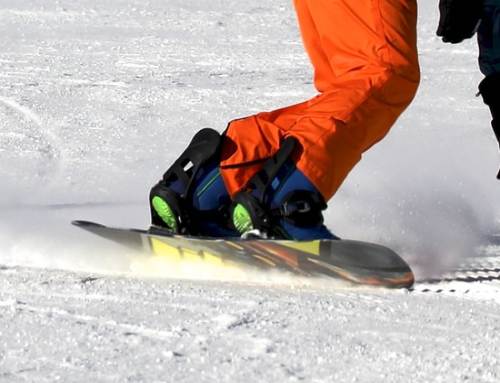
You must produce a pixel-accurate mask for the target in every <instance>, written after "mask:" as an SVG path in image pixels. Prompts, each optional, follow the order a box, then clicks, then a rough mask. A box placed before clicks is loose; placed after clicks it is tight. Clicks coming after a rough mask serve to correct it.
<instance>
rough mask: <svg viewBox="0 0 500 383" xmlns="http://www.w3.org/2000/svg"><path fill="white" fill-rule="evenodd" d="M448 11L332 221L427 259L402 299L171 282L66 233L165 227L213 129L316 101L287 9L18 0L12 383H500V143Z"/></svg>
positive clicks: (6, 149) (11, 190) (4, 274)
mask: <svg viewBox="0 0 500 383" xmlns="http://www.w3.org/2000/svg"><path fill="white" fill-rule="evenodd" d="M435 8H436V4H434V2H433V1H427V0H422V1H421V4H420V20H419V32H420V40H419V46H420V51H421V64H422V72H423V76H422V85H421V88H420V91H419V94H418V95H417V98H416V100H415V102H414V103H413V104H412V106H411V107H410V108H409V109H408V111H407V112H406V113H405V115H404V116H403V117H402V118H401V119H400V120H399V121H398V123H397V125H396V126H395V127H394V129H393V130H392V132H391V133H390V134H389V136H388V137H387V138H386V139H385V140H384V141H383V142H382V143H380V144H379V145H377V146H376V147H375V148H373V150H371V151H370V152H369V153H367V154H366V155H365V157H364V159H363V161H362V162H361V164H360V165H359V166H358V167H356V169H355V170H354V171H353V172H352V174H351V176H350V177H349V179H348V180H347V182H346V183H345V185H344V187H343V188H342V190H341V191H340V192H339V193H338V195H337V196H335V198H334V199H333V200H332V201H331V203H330V209H329V211H328V213H327V223H328V224H329V226H330V227H331V228H332V229H333V230H334V231H335V232H336V233H338V234H339V235H341V236H343V237H350V238H359V239H364V240H372V241H376V242H381V243H383V244H386V245H389V246H391V247H393V248H394V249H396V250H398V251H399V252H400V253H401V254H402V255H403V256H404V257H405V259H406V260H407V261H408V262H410V264H411V265H412V266H413V267H414V268H415V270H416V271H417V275H418V276H419V283H417V285H416V286H415V289H414V291H412V292H404V291H384V290H373V289H367V288H361V289H360V288H353V287H351V286H346V285H340V286H339V285H338V284H332V283H329V282H325V281H314V282H311V281H303V280H297V279H293V278H290V277H289V276H285V275H272V276H266V275H255V274H248V275H245V276H238V278H236V279H237V281H232V282H229V281H227V280H226V281H217V280H211V281H206V280H201V279H220V278H219V277H218V276H217V278H214V276H212V278H210V277H211V276H210V275H208V276H207V275H205V274H200V273H199V272H193V271H191V272H190V271H185V272H184V273H183V274H178V273H177V272H175V273H174V272H168V271H166V270H161V272H160V273H158V272H157V270H152V269H151V268H149V269H148V268H144V267H137V260H136V259H134V258H133V257H131V255H129V254H125V253H123V251H122V250H120V249H118V248H116V247H113V246H111V245H110V244H106V243H105V242H102V241H100V240H97V239H94V238H92V237H90V236H89V235H88V234H86V233H84V232H79V231H78V230H76V229H74V228H72V227H70V226H69V225H68V222H69V221H70V220H72V219H77V218H82V219H92V220H97V221H103V222H106V223H109V224H115V225H125V226H137V227H144V226H146V225H147V224H148V215H147V208H146V206H145V204H146V198H147V197H146V196H147V193H148V189H149V186H150V185H152V184H153V183H154V182H155V181H156V180H157V179H158V177H159V176H160V175H161V174H162V172H163V171H164V170H165V168H166V167H167V165H168V164H169V163H170V162H171V161H172V160H173V159H175V158H176V156H177V155H178V154H179V153H180V152H181V151H182V150H183V148H184V145H185V144H186V143H187V141H188V140H189V139H190V137H191V136H192V135H193V134H194V132H195V131H197V130H198V129H199V128H201V127H213V128H216V129H218V130H219V131H222V130H223V129H224V128H225V126H226V124H227V121H229V120H230V119H233V118H237V117H240V116H244V115H248V114H251V113H254V112H257V111H261V110H269V109H273V108H277V107H281V106H284V105H287V104H291V103H295V102H299V101H302V100H305V99H307V98H309V97H312V96H313V95H314V94H315V91H314V88H313V86H312V84H311V69H310V66H309V63H308V59H307V57H306V56H305V54H304V52H303V49H302V46H301V43H300V37H299V34H298V31H297V28H296V23H295V19H294V15H293V10H292V7H291V4H290V2H288V1H283V0H276V1H272V2H269V1H264V0H256V1H252V2H244V1H240V0H238V1H236V0H232V1H230V0H217V1H214V0H211V1H209V0H182V1H181V0H168V1H165V0H163V1H160V0H148V1H138V0H109V1H105V2H100V1H97V0H82V1H78V2H74V1H70V0H59V1H57V2H53V1H48V0H2V1H1V2H0V34H1V36H2V39H0V187H1V192H0V381H2V382H3V381H5V382H17V381H19V382H22V381H37V382H43V381H50V382H52V381H55V380H57V379H59V380H62V381H82V382H83V381H88V380H89V379H90V380H91V381H148V382H151V381H176V382H179V381H180V382H194V381H224V382H225V381H227V382H234V381H241V382H243V381H297V380H304V381H311V382H323V381H324V382H327V381H328V382H330V381H339V382H351V381H352V382H374V381H384V382H401V381H410V380H411V381H417V382H427V381H450V382H451V381H453V382H455V381H465V380H469V381H474V382H496V381H498V380H499V378H500V366H499V363H500V360H499V357H498V355H499V348H500V343H499V340H500V339H499V336H498V335H497V333H498V330H499V326H498V324H497V322H498V318H500V306H499V304H500V249H499V247H498V246H488V245H489V240H488V239H486V236H487V235H489V234H492V233H498V232H500V205H499V200H498V181H496V180H495V179H494V175H495V174H496V171H497V169H498V152H497V146H496V143H495V141H494V137H493V134H492V133H491V131H490V127H489V115H488V111H487V109H486V107H485V106H484V105H483V104H482V102H481V100H480V99H478V98H475V97H474V94H475V92H476V89H477V83H478V82H479V81H480V79H481V75H480V74H479V73H478V71H477V69H476V45H475V42H474V41H469V42H467V43H465V44H463V45H460V46H445V45H442V44H441V43H440V42H439V40H438V39H437V38H436V37H434V29H435V24H436V22H437V20H436V17H437V15H436V10H435ZM470 257H475V259H474V261H473V263H471V262H470V261H467V262H468V264H466V265H465V266H461V267H460V266H459V264H461V263H462V262H463V261H464V260H465V259H466V258H470ZM457 269H458V270H457ZM455 270H457V271H455ZM172 274H173V275H172ZM180 277H183V278H185V279H179V278H180ZM226 279H235V278H232V277H231V278H226Z"/></svg>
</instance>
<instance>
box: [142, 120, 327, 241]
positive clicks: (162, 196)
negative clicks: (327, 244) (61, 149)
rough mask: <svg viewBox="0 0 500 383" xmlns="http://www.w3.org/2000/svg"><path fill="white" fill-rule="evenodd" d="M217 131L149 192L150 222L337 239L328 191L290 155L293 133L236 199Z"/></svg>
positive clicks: (181, 228)
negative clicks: (328, 213)
mask: <svg viewBox="0 0 500 383" xmlns="http://www.w3.org/2000/svg"><path fill="white" fill-rule="evenodd" d="M221 141H222V138H221V136H220V135H219V133H218V132H216V131H215V130H211V129H203V130H201V131H200V132H198V133H197V134H196V135H195V136H194V138H193V139H192V141H191V143H190V144H189V146H188V148H187V149H186V150H185V151H184V153H182V155H181V156H180V157H179V159H178V160H177V161H175V163H174V164H173V165H172V166H171V167H170V169H169V170H168V171H167V172H166V173H165V174H164V176H163V179H162V180H161V181H160V182H159V183H158V184H157V185H155V186H154V187H153V188H152V190H151V193H150V198H149V200H150V207H151V223H152V226H154V227H159V228H163V229H167V230H169V231H171V232H172V233H174V234H182V235H195V236H207V237H219V238H227V237H240V236H257V237H262V238H274V239H291V240H312V239H336V238H337V237H335V236H334V235H333V234H332V233H331V232H330V231H328V229H327V228H326V227H325V226H324V225H323V215H322V210H324V209H326V203H325V202H324V200H323V197H322V196H321V194H320V193H319V192H318V190H317V189H316V188H315V187H314V185H313V184H312V183H311V182H310V181H309V180H308V179H307V178H306V177H305V176H304V175H303V174H302V173H301V172H300V171H299V170H298V169H297V168H296V167H295V165H294V163H293V162H292V160H291V159H290V156H291V154H292V152H293V151H294V149H295V147H296V141H295V139H293V138H288V139H286V140H285V141H283V145H282V147H281V149H280V150H279V151H278V153H277V154H276V155H275V156H274V157H272V158H270V159H269V160H268V161H266V163H265V164H264V166H263V169H262V170H261V171H259V172H258V173H257V174H256V175H255V176H254V177H253V178H252V179H251V180H250V182H249V183H248V185H247V188H246V190H245V191H243V192H240V193H238V194H237V195H236V197H235V199H234V201H231V198H230V196H229V194H228V192H227V190H226V188H225V186H224V182H223V180H222V177H221V175H220V171H219V166H218V165H219V152H220V150H219V148H220V146H221Z"/></svg>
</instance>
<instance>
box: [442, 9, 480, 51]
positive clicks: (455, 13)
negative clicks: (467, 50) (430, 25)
mask: <svg viewBox="0 0 500 383" xmlns="http://www.w3.org/2000/svg"><path fill="white" fill-rule="evenodd" d="M482 7H483V0H439V13H440V18H439V26H438V30H437V32H436V33H437V35H438V36H440V37H442V38H443V41H444V42H445V43H452V44H457V43H460V42H462V41H463V40H465V39H468V38H470V37H472V36H474V34H475V33H476V29H477V26H478V24H479V21H480V20H481V13H482Z"/></svg>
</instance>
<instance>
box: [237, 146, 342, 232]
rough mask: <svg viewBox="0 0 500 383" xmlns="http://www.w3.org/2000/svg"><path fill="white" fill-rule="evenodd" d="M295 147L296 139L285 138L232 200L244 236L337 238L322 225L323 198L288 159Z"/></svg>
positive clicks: (324, 205)
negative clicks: (276, 150) (275, 151)
mask: <svg viewBox="0 0 500 383" xmlns="http://www.w3.org/2000/svg"><path fill="white" fill-rule="evenodd" d="M296 147H297V141H296V139H295V138H293V137H288V138H286V139H285V140H284V141H283V142H282V144H281V147H280V149H279V151H278V152H277V153H276V154H275V155H274V156H273V157H271V158H270V159H269V160H267V161H266V163H265V164H264V166H263V168H262V169H261V170H260V171H259V172H258V173H256V174H255V176H253V177H252V178H251V179H250V181H249V182H248V184H247V187H246V189H245V190H244V191H242V192H240V193H238V194H237V195H236V196H235V197H234V199H233V204H232V208H231V218H232V222H233V225H234V227H235V229H236V230H237V231H238V232H239V233H240V234H241V235H242V236H243V237H248V236H250V237H255V236H260V237H262V238H273V239H323V238H328V239H333V238H336V237H335V236H334V235H333V234H331V233H330V232H329V231H328V230H327V229H326V227H325V226H324V225H323V214H322V211H323V210H325V209H326V207H327V205H326V203H325V201H324V199H323V197H322V196H321V194H320V193H319V192H318V191H317V190H316V188H315V187H314V186H313V185H312V184H311V182H310V181H309V180H308V179H307V178H306V177H305V176H304V175H303V174H302V173H301V172H300V171H299V170H297V168H296V167H295V165H294V163H293V162H292V160H291V156H292V154H293V152H294V151H295V149H296Z"/></svg>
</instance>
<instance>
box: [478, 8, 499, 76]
mask: <svg viewBox="0 0 500 383" xmlns="http://www.w3.org/2000/svg"><path fill="white" fill-rule="evenodd" d="M478 43H479V68H480V69H481V72H482V73H483V74H484V75H485V76H489V75H492V74H494V73H500V0H485V1H484V9H483V16H482V20H481V25H480V26H479V30H478Z"/></svg>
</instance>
